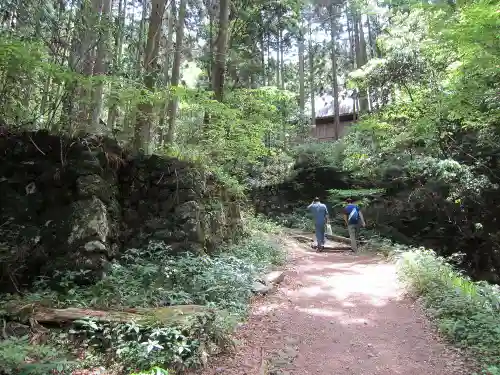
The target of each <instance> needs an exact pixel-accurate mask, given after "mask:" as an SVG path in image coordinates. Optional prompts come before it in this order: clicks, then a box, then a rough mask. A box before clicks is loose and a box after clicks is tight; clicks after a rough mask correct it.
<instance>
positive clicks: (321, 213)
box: [307, 197, 328, 251]
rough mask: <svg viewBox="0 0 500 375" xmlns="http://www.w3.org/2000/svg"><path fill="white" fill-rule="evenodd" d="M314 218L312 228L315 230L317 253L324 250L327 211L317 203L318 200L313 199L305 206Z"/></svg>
mask: <svg viewBox="0 0 500 375" xmlns="http://www.w3.org/2000/svg"><path fill="white" fill-rule="evenodd" d="M307 209H308V210H309V211H311V213H312V214H313V216H314V227H315V229H316V240H317V241H318V247H317V249H318V251H321V250H323V249H324V248H325V226H326V224H328V209H327V208H326V206H325V205H324V204H323V203H321V202H320V201H319V198H318V197H316V198H314V201H313V202H312V203H311V204H310V205H309V206H307Z"/></svg>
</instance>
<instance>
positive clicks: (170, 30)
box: [159, 1, 177, 146]
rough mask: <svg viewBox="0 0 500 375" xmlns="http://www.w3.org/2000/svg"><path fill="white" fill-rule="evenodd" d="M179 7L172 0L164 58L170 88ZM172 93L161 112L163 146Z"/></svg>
mask: <svg viewBox="0 0 500 375" xmlns="http://www.w3.org/2000/svg"><path fill="white" fill-rule="evenodd" d="M176 13H177V9H176V7H175V1H171V3H170V14H169V15H168V20H167V22H168V26H167V35H166V36H165V37H166V42H165V54H164V58H163V84H164V86H165V89H168V88H169V87H170V61H171V59H170V57H171V55H172V49H173V40H172V37H173V34H174V27H175V17H176ZM169 99H170V95H167V97H166V98H165V104H164V106H163V109H162V111H161V114H160V124H159V128H160V143H161V146H163V145H164V142H165V136H164V135H165V127H166V126H165V120H166V118H167V114H168V103H169Z"/></svg>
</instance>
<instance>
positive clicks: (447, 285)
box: [399, 248, 500, 374]
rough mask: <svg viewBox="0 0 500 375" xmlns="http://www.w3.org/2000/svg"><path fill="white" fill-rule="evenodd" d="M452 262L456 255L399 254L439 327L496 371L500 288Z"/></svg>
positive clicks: (406, 276)
mask: <svg viewBox="0 0 500 375" xmlns="http://www.w3.org/2000/svg"><path fill="white" fill-rule="evenodd" d="M456 256H458V255H456ZM456 256H455V258H456ZM449 262H456V259H454V258H450V259H445V258H442V257H438V256H437V255H436V253H435V252H433V251H430V250H425V249H423V248H421V249H413V250H411V251H407V252H404V253H403V254H402V255H401V256H400V259H399V267H400V271H401V277H402V279H403V281H404V282H405V283H406V284H407V285H408V286H409V287H410V288H411V290H413V291H414V292H415V293H417V294H418V295H421V296H422V297H423V298H424V302H425V304H426V306H427V308H429V311H430V313H431V314H432V316H433V317H434V318H435V319H437V322H438V326H439V329H440V331H441V332H442V333H443V334H444V335H446V336H447V337H449V338H450V339H452V340H453V341H454V342H455V343H457V344H458V345H460V346H462V347H464V348H466V349H469V350H471V351H472V352H473V353H474V354H475V355H476V356H477V359H478V360H479V361H481V363H482V364H484V366H485V370H484V371H483V373H484V374H486V373H490V374H495V373H497V372H498V369H499V368H500V367H498V366H500V328H499V327H500V314H499V312H500V290H499V288H498V286H497V285H491V284H488V283H486V282H473V281H471V280H470V279H469V278H468V277H466V276H464V275H463V274H462V273H461V272H458V271H457V270H456V269H455V267H453V266H452V265H451V264H450V263H449ZM488 371H489V372H488Z"/></svg>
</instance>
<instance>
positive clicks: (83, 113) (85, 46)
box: [78, 0, 102, 125]
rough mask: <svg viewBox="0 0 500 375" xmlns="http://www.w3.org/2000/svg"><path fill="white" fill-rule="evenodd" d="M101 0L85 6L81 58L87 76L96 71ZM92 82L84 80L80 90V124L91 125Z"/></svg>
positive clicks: (83, 72)
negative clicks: (96, 31)
mask: <svg viewBox="0 0 500 375" xmlns="http://www.w3.org/2000/svg"><path fill="white" fill-rule="evenodd" d="M101 5H102V1H101V0H91V7H90V8H89V7H87V6H85V7H84V13H83V20H84V25H85V28H84V30H83V38H82V43H81V44H80V59H82V61H83V66H82V69H81V73H82V74H83V75H84V76H86V77H92V75H93V73H94V61H95V58H96V54H95V47H96V41H97V38H96V37H95V29H96V26H97V25H98V23H99V19H100V11H101ZM89 85H90V83H88V82H84V83H83V85H80V90H79V98H78V99H79V103H78V105H79V108H78V121H79V123H80V125H89V124H90V120H91V116H90V113H92V111H90V110H89V109H90V102H91V96H90V94H91V91H92V90H91V87H90V86H89Z"/></svg>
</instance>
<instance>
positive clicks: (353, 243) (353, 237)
mask: <svg viewBox="0 0 500 375" xmlns="http://www.w3.org/2000/svg"><path fill="white" fill-rule="evenodd" d="M347 230H348V231H349V238H350V239H351V249H352V251H354V252H356V251H358V246H357V243H356V225H352V224H349V225H348V226H347Z"/></svg>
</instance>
